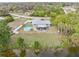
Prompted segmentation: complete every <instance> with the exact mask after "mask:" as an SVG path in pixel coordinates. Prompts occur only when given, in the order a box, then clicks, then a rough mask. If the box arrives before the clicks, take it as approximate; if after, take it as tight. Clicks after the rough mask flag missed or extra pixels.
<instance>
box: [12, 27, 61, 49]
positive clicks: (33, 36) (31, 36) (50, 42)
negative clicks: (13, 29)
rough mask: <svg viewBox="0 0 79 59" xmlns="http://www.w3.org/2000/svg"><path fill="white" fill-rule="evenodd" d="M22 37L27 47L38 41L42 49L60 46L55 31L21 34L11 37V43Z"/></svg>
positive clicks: (58, 37)
mask: <svg viewBox="0 0 79 59" xmlns="http://www.w3.org/2000/svg"><path fill="white" fill-rule="evenodd" d="M18 37H22V38H24V40H25V43H26V44H28V45H29V46H30V45H31V44H32V43H33V42H34V41H39V42H40V44H41V45H42V47H50V48H51V47H57V46H60V45H61V39H60V36H59V34H58V33H57V31H56V29H54V28H53V29H52V32H45V33H43V32H22V33H19V34H17V35H13V36H12V42H14V41H15V42H16V38H18Z"/></svg>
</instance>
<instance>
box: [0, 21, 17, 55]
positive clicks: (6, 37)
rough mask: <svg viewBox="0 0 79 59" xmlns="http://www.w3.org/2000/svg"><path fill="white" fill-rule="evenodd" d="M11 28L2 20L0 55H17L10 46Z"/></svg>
mask: <svg viewBox="0 0 79 59" xmlns="http://www.w3.org/2000/svg"><path fill="white" fill-rule="evenodd" d="M10 37H11V30H10V28H9V26H7V23H6V22H5V21H3V20H2V21H0V55H1V56H16V55H15V53H14V52H13V50H12V49H11V48H10V39H11V38H10Z"/></svg>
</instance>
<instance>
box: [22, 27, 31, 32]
mask: <svg viewBox="0 0 79 59" xmlns="http://www.w3.org/2000/svg"><path fill="white" fill-rule="evenodd" d="M23 29H24V31H30V30H31V29H32V27H31V26H24V28H23Z"/></svg>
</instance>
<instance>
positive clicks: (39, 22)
mask: <svg viewBox="0 0 79 59" xmlns="http://www.w3.org/2000/svg"><path fill="white" fill-rule="evenodd" d="M32 24H37V25H40V24H42V25H45V24H51V23H50V21H49V20H48V19H44V20H42V19H32Z"/></svg>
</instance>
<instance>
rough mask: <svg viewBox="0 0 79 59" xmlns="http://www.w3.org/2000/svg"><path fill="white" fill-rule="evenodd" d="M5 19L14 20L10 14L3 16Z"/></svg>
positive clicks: (7, 20)
mask: <svg viewBox="0 0 79 59" xmlns="http://www.w3.org/2000/svg"><path fill="white" fill-rule="evenodd" d="M5 21H6V22H7V23H9V22H12V21H14V19H13V17H12V16H11V15H8V16H5Z"/></svg>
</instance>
